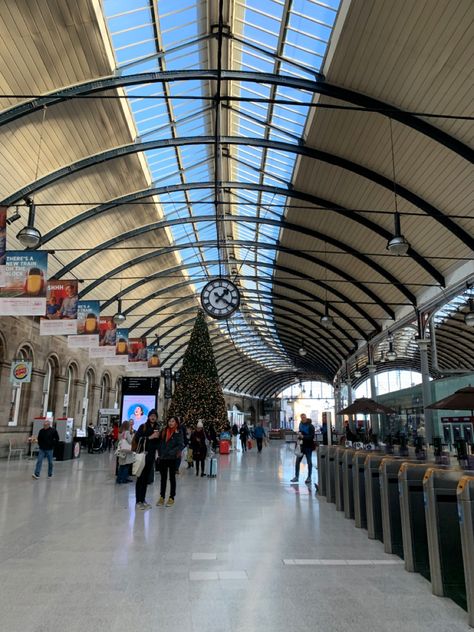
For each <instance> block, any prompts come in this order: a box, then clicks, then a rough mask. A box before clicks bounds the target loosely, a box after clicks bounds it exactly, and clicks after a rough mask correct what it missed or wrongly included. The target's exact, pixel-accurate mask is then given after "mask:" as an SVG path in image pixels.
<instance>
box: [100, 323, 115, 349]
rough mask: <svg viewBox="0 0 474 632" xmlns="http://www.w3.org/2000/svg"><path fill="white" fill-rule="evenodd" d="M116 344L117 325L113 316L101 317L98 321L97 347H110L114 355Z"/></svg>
mask: <svg viewBox="0 0 474 632" xmlns="http://www.w3.org/2000/svg"><path fill="white" fill-rule="evenodd" d="M116 344H117V325H116V324H115V323H114V317H113V316H101V317H100V319H99V347H112V348H113V349H114V355H115V345H116Z"/></svg>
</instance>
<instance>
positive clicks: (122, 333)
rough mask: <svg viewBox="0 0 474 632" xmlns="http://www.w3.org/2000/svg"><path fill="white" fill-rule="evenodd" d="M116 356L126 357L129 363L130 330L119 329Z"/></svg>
mask: <svg viewBox="0 0 474 632" xmlns="http://www.w3.org/2000/svg"><path fill="white" fill-rule="evenodd" d="M115 355H117V356H126V358H127V362H128V329H121V328H119V329H117V342H116V344H115Z"/></svg>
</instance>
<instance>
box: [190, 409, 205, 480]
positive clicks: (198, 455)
mask: <svg viewBox="0 0 474 632" xmlns="http://www.w3.org/2000/svg"><path fill="white" fill-rule="evenodd" d="M206 439H207V437H206V433H205V432H204V426H203V423H202V421H198V422H197V426H196V430H194V432H193V433H192V435H191V439H190V444H191V449H192V451H193V461H194V462H195V463H196V476H199V464H201V476H205V473H204V463H205V462H206V456H207V446H206Z"/></svg>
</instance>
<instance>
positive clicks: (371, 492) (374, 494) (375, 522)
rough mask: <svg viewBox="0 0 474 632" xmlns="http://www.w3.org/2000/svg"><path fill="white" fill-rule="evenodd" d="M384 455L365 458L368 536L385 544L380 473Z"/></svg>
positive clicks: (371, 455)
mask: <svg viewBox="0 0 474 632" xmlns="http://www.w3.org/2000/svg"><path fill="white" fill-rule="evenodd" d="M384 458H386V457H385V456H384V455H383V454H369V455H367V456H366V458H365V463H364V467H365V502H366V508H367V535H368V536H369V538H370V539H371V540H380V542H383V529H382V500H381V497H380V480H379V478H380V471H379V467H380V464H381V462H382V460H383V459H384Z"/></svg>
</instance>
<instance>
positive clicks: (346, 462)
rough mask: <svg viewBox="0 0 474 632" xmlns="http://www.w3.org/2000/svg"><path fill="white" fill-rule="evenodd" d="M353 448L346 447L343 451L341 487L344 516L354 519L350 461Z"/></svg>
mask: <svg viewBox="0 0 474 632" xmlns="http://www.w3.org/2000/svg"><path fill="white" fill-rule="evenodd" d="M354 454H355V450H353V449H352V448H347V449H346V450H345V451H344V459H343V463H342V488H343V492H344V494H343V495H344V516H345V517H346V518H349V519H351V520H353V519H354V487H353V480H352V478H353V477H352V467H353V466H352V461H353V457H354Z"/></svg>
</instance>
